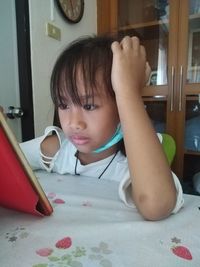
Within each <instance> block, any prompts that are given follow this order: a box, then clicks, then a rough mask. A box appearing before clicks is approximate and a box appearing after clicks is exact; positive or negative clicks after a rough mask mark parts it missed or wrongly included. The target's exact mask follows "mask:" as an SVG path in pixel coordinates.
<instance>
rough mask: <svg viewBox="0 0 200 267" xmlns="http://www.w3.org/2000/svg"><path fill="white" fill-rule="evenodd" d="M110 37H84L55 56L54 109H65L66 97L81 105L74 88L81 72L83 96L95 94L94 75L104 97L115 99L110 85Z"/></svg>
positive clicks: (53, 73)
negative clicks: (61, 106) (59, 107)
mask: <svg viewBox="0 0 200 267" xmlns="http://www.w3.org/2000/svg"><path fill="white" fill-rule="evenodd" d="M114 40H116V38H114V37H111V36H101V37H100V36H86V37H81V38H79V39H77V40H75V41H74V42H72V43H71V44H70V45H69V46H68V47H67V48H66V49H65V50H64V51H63V52H62V54H61V55H60V56H59V58H58V59H57V61H56V63H55V66H54V68H53V72H52V76H51V97H52V100H53V103H54V104H55V106H56V107H58V105H60V104H61V105H65V104H66V103H65V98H66V96H67V97H68V98H70V100H71V101H72V102H73V103H75V104H79V105H81V100H80V98H79V94H78V88H77V73H78V71H79V70H81V73H82V75H83V83H84V88H85V94H86V96H94V92H96V93H99V92H98V90H99V86H98V83H99V81H97V74H98V73H100V75H101V76H100V77H101V85H102V83H103V86H101V90H102V88H104V90H105V93H106V94H108V96H111V97H115V94H114V91H113V88H112V84H111V67H112V51H111V44H112V42H113V41H114Z"/></svg>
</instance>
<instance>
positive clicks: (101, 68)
mask: <svg viewBox="0 0 200 267" xmlns="http://www.w3.org/2000/svg"><path fill="white" fill-rule="evenodd" d="M145 70H146V78H147V77H148V74H149V72H150V68H149V66H148V64H147V63H146V55H145V49H144V47H143V46H141V45H140V43H139V40H138V38H137V37H128V36H127V37H124V38H123V39H122V41H121V42H118V41H116V40H114V39H112V38H109V37H86V38H82V39H79V40H77V41H76V42H74V43H72V44H71V45H70V46H69V47H68V48H67V49H66V50H65V51H64V52H63V53H62V54H61V55H60V57H59V58H58V60H57V62H56V64H55V66H54V70H53V73H52V77H51V95H52V99H53V102H54V104H55V107H56V110H57V111H58V116H59V121H60V125H61V129H62V130H61V129H60V128H57V127H48V128H47V129H46V131H45V134H44V136H42V137H39V138H37V139H34V140H32V141H28V142H25V143H23V144H21V148H22V150H23V151H24V153H25V155H26V157H27V159H28V160H29V162H30V164H31V166H32V168H33V169H38V168H43V169H46V170H48V171H53V172H57V173H60V174H65V173H70V174H75V175H79V174H81V175H85V176H92V177H94V178H97V179H98V178H99V179H110V180H115V181H118V182H119V196H120V198H121V199H122V200H123V201H124V202H125V203H126V205H129V206H133V202H134V204H135V205H136V207H137V209H138V210H139V212H140V213H141V214H142V216H143V217H144V218H145V219H148V220H160V219H162V218H165V217H167V216H168V215H169V214H170V213H176V212H177V211H178V210H179V209H180V207H181V206H182V204H183V197H182V189H181V186H180V183H179V180H178V178H177V177H176V176H175V175H174V174H173V173H171V171H170V169H169V166H168V163H167V160H166V157H165V155H164V153H163V150H162V146H161V144H160V142H159V138H158V136H157V135H156V133H155V131H154V129H153V127H152V124H151V122H150V119H149V117H148V115H147V113H146V111H145V107H144V104H143V101H142V97H141V90H142V88H143V87H144V85H145V80H147V79H145ZM52 132H53V133H54V134H53V135H50V134H51V133H52ZM122 136H123V139H122ZM124 147H125V151H124Z"/></svg>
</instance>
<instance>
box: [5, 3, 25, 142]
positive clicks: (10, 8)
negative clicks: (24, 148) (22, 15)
mask: <svg viewBox="0 0 200 267" xmlns="http://www.w3.org/2000/svg"><path fill="white" fill-rule="evenodd" d="M0 32H1V39H0V47H1V49H0V58H1V61H0V105H1V106H2V107H3V108H4V111H5V112H6V113H8V112H9V106H13V107H20V96H19V74H18V56H17V33H16V15H15V1H14V0H7V1H0ZM10 112H11V110H10ZM13 118H14V116H13ZM8 123H9V125H10V127H11V129H12V130H13V132H14V134H15V136H16V137H17V140H18V141H21V140H22V132H21V120H20V118H16V119H8Z"/></svg>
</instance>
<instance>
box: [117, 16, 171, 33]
mask: <svg viewBox="0 0 200 267" xmlns="http://www.w3.org/2000/svg"><path fill="white" fill-rule="evenodd" d="M167 23H169V20H167V19H166V20H154V21H148V22H142V23H136V24H130V25H126V26H119V31H126V30H131V29H138V28H145V27H152V26H160V25H163V24H167Z"/></svg>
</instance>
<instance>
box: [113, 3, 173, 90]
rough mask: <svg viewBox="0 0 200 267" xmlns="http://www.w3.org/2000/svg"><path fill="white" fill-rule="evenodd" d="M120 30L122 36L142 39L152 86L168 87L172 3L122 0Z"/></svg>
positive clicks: (120, 4)
mask: <svg viewBox="0 0 200 267" xmlns="http://www.w3.org/2000/svg"><path fill="white" fill-rule="evenodd" d="M117 28H118V31H119V34H120V35H121V36H124V35H136V36H138V37H139V38H140V40H141V42H142V43H143V45H144V46H145V48H146V52H147V60H148V61H149V64H150V66H151V68H152V73H151V77H150V79H149V83H148V85H152V86H155V85H165V84H167V65H168V64H167V59H168V40H169V1H168V0H143V1H141V0H126V1H124V0H118V27H117Z"/></svg>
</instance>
